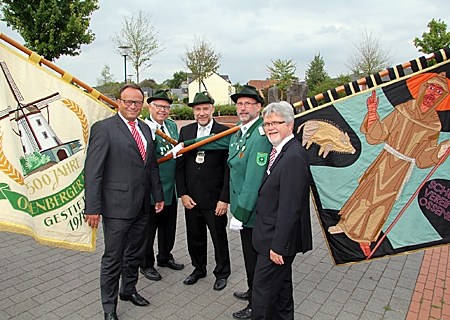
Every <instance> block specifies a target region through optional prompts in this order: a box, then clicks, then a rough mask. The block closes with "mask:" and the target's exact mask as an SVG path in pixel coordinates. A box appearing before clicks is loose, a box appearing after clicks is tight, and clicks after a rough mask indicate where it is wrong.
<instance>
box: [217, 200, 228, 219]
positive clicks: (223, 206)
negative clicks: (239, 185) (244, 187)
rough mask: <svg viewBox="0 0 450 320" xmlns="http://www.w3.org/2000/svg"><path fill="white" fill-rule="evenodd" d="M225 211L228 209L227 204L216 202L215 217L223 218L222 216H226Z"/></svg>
mask: <svg viewBox="0 0 450 320" xmlns="http://www.w3.org/2000/svg"><path fill="white" fill-rule="evenodd" d="M227 209H228V203H226V202H222V201H218V202H217V205H216V216H218V217H220V216H223V215H224V214H227Z"/></svg>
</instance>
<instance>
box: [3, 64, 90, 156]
mask: <svg viewBox="0 0 450 320" xmlns="http://www.w3.org/2000/svg"><path fill="white" fill-rule="evenodd" d="M0 67H1V69H2V71H3V74H4V75H5V79H6V81H7V82H8V85H9V88H10V89H11V92H12V94H13V96H14V99H15V100H16V102H17V108H15V109H12V108H11V107H10V106H8V107H7V108H6V109H4V110H2V111H0V121H1V120H2V119H4V118H6V117H9V116H10V115H11V114H14V117H13V118H12V119H11V121H13V120H15V121H16V122H17V127H18V132H16V134H18V135H19V136H20V140H21V142H22V147H23V151H24V154H25V156H27V155H30V154H33V153H35V152H39V153H41V154H42V155H48V156H49V157H50V161H53V162H59V161H61V160H64V159H66V158H68V157H69V156H70V155H72V154H74V153H75V152H78V151H79V150H80V148H81V144H80V142H79V140H74V141H70V142H68V143H62V142H61V140H60V139H59V138H58V136H57V135H56V133H55V132H54V131H53V129H52V128H51V126H50V124H49V122H48V121H47V120H46V118H45V117H44V115H43V114H42V111H41V110H42V109H47V119H49V109H48V106H49V104H50V103H52V102H54V101H57V100H60V99H61V95H60V94H59V93H53V94H51V95H49V96H46V97H43V98H40V99H37V100H35V101H32V102H29V103H26V104H25V103H23V101H24V98H23V96H22V94H21V92H20V90H19V88H18V87H17V85H16V83H15V81H14V79H13V77H12V75H11V73H10V72H9V69H8V66H7V65H6V63H5V62H4V61H2V62H0Z"/></svg>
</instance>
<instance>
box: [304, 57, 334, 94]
mask: <svg viewBox="0 0 450 320" xmlns="http://www.w3.org/2000/svg"><path fill="white" fill-rule="evenodd" d="M327 78H329V77H328V73H327V72H326V71H325V61H324V60H323V57H321V56H320V53H319V54H317V55H315V56H314V59H313V60H312V61H311V62H310V63H309V66H308V69H307V70H306V72H305V81H306V84H307V85H308V90H310V91H312V90H314V88H315V87H316V86H317V85H318V84H319V83H321V82H323V81H324V80H325V79H327Z"/></svg>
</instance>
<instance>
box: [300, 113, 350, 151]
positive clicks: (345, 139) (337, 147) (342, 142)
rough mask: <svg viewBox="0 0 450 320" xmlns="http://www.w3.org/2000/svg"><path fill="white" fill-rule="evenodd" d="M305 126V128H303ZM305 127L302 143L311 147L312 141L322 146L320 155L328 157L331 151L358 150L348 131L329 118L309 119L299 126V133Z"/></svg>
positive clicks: (307, 147)
mask: <svg viewBox="0 0 450 320" xmlns="http://www.w3.org/2000/svg"><path fill="white" fill-rule="evenodd" d="M303 127H304V128H303ZM302 128H303V135H302V145H303V146H305V145H306V149H309V147H310V146H311V144H312V143H315V144H318V145H319V146H320V149H319V156H321V155H322V154H323V157H324V158H326V157H327V155H328V153H330V151H334V152H340V153H351V154H354V153H355V152H356V150H355V148H354V147H353V146H352V144H351V141H350V138H349V136H348V133H347V132H344V131H343V130H342V129H340V128H339V127H338V126H337V125H335V124H334V123H332V122H331V121H328V120H308V121H306V122H305V123H303V124H302V125H301V126H299V127H298V129H297V133H300V130H301V129H302Z"/></svg>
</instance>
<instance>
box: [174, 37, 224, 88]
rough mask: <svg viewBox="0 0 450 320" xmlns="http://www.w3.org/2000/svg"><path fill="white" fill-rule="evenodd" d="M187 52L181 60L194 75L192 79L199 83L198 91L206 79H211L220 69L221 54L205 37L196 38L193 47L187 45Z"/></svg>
mask: <svg viewBox="0 0 450 320" xmlns="http://www.w3.org/2000/svg"><path fill="white" fill-rule="evenodd" d="M185 48H186V51H185V53H184V55H181V56H180V58H181V60H182V61H183V62H184V64H185V65H186V68H188V69H189V70H190V71H191V73H192V78H193V79H194V80H196V81H197V82H198V91H201V84H202V82H203V80H204V79H207V78H208V77H210V76H211V75H212V74H213V73H214V72H217V70H218V69H219V67H220V64H219V61H220V59H221V58H222V54H221V53H220V52H216V50H215V49H214V47H213V46H212V44H211V42H209V40H208V39H207V38H206V37H205V36H194V43H193V45H192V47H189V46H188V45H187V44H185Z"/></svg>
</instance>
